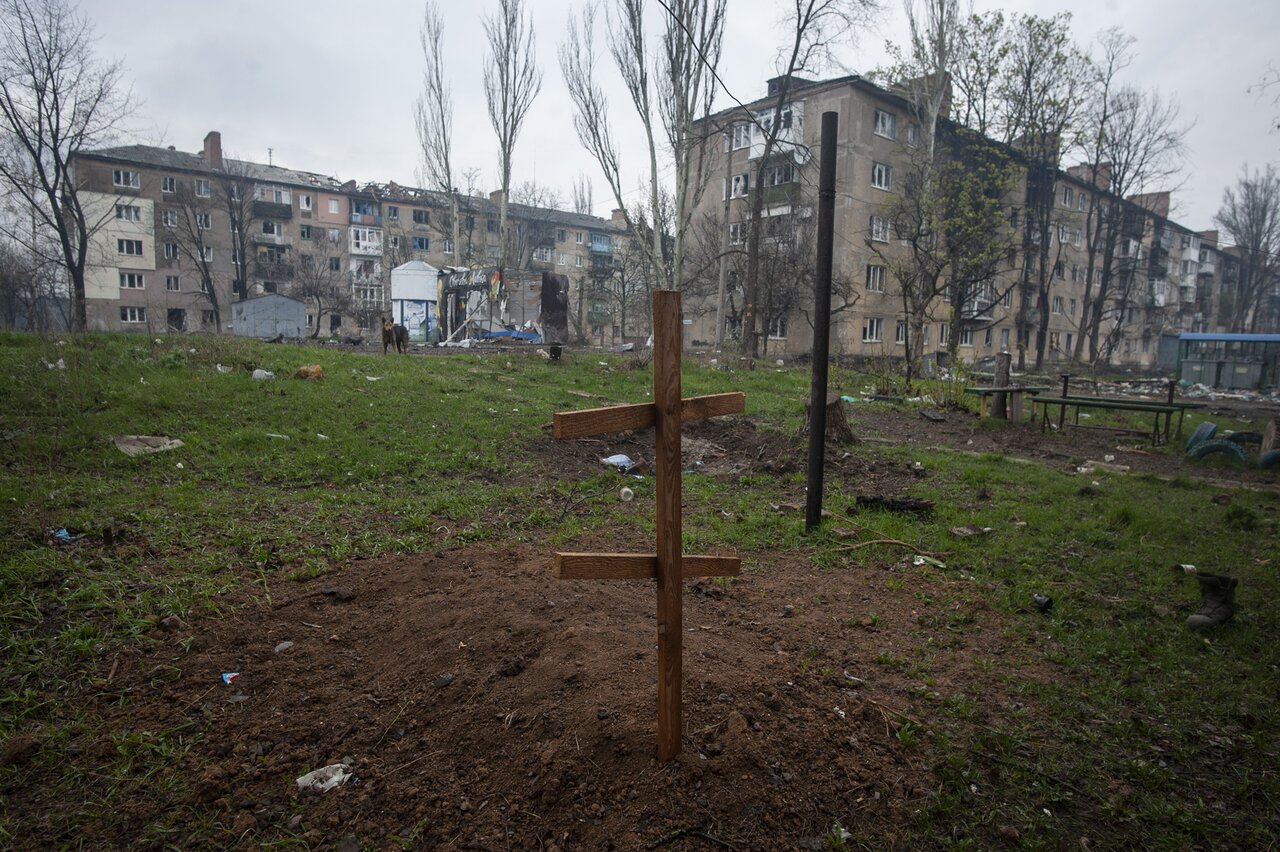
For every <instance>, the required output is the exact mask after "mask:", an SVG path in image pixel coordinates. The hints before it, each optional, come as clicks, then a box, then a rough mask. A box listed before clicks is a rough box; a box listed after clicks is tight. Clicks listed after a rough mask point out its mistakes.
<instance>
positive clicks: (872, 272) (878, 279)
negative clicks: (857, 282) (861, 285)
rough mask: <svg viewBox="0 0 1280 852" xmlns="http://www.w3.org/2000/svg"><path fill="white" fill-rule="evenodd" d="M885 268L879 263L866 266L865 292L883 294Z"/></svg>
mask: <svg viewBox="0 0 1280 852" xmlns="http://www.w3.org/2000/svg"><path fill="white" fill-rule="evenodd" d="M884 279H885V267H884V265H883V264H880V263H868V264H867V292H868V293H883V292H884Z"/></svg>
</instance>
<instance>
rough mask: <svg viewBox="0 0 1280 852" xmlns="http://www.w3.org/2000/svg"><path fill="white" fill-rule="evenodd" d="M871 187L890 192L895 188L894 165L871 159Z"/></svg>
mask: <svg viewBox="0 0 1280 852" xmlns="http://www.w3.org/2000/svg"><path fill="white" fill-rule="evenodd" d="M871 187H872V189H879V190H883V191H885V192H889V191H891V190H892V189H893V166H891V165H889V164H888V163H881V162H877V161H875V160H872V161H871Z"/></svg>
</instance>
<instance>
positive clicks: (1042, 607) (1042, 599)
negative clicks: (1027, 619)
mask: <svg viewBox="0 0 1280 852" xmlns="http://www.w3.org/2000/svg"><path fill="white" fill-rule="evenodd" d="M1031 600H1032V602H1033V603H1034V604H1035V605H1036V612H1040V613H1046V612H1048V611H1049V610H1051V609H1053V598H1051V597H1049V596H1048V595H1041V594H1035V595H1032V596H1031Z"/></svg>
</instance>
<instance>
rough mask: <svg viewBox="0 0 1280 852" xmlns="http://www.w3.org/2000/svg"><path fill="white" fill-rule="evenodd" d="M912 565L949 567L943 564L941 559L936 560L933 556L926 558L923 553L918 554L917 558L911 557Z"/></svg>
mask: <svg viewBox="0 0 1280 852" xmlns="http://www.w3.org/2000/svg"><path fill="white" fill-rule="evenodd" d="M911 564H912V565H932V566H933V567H934V568H946V567H947V563H945V562H943V561H942V560H941V559H934V558H933V557H932V556H925V555H924V554H922V553H918V554H916V555H915V556H913V557H911Z"/></svg>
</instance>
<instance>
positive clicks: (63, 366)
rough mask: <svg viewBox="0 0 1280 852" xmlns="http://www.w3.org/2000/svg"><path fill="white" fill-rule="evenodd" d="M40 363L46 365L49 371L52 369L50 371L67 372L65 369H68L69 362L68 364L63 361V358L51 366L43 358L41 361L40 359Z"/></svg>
mask: <svg viewBox="0 0 1280 852" xmlns="http://www.w3.org/2000/svg"><path fill="white" fill-rule="evenodd" d="M40 363H41V364H44V365H45V367H46V368H48V369H50V370H65V369H67V362H66V361H65V360H64V359H62V358H59V359H58V360H57V361H55V362H54V363H52V364H50V363H49V362H48V361H46V360H44V359H43V358H41V359H40Z"/></svg>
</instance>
